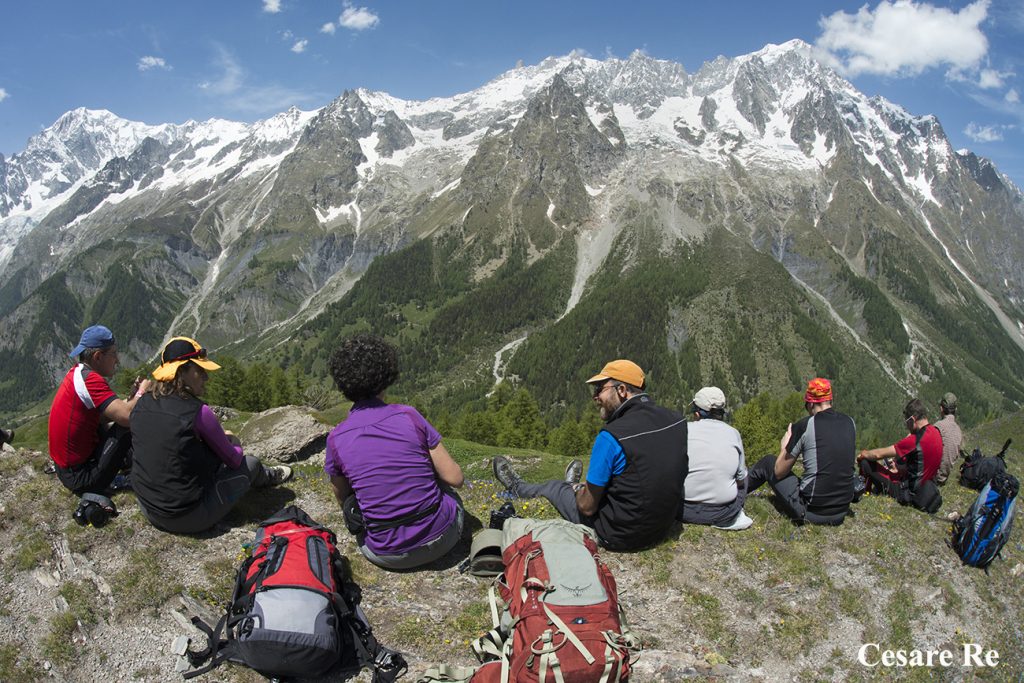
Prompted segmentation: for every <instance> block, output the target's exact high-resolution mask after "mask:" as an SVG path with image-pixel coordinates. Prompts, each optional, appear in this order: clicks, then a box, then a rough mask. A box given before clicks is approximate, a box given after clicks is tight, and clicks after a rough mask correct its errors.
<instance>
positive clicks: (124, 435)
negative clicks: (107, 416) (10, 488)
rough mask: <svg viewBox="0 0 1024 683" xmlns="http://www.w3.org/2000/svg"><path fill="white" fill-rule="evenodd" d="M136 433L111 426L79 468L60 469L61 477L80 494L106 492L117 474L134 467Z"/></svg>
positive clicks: (68, 487)
mask: <svg viewBox="0 0 1024 683" xmlns="http://www.w3.org/2000/svg"><path fill="white" fill-rule="evenodd" d="M131 455H132V435H131V432H130V431H128V429H126V428H125V427H122V426H121V425H116V424H115V425H114V426H112V427H110V428H109V429H107V430H106V431H105V432H104V434H103V436H102V437H100V442H99V444H98V445H97V446H96V450H94V451H93V453H92V455H91V456H89V459H88V460H86V461H85V462H84V463H82V464H81V465H78V466H76V467H69V468H66V469H65V468H63V467H61V466H60V465H55V466H56V468H57V478H58V479H59V480H60V483H61V484H63V485H64V488H66V489H67V490H69V491H71V492H72V493H73V494H75V495H76V496H80V495H82V494H83V493H98V494H100V495H103V494H104V493H105V492H106V490H107V489H108V488H109V487H110V482H112V481H113V480H114V477H115V476H117V473H118V472H120V471H121V470H122V469H123V468H125V467H130V466H131Z"/></svg>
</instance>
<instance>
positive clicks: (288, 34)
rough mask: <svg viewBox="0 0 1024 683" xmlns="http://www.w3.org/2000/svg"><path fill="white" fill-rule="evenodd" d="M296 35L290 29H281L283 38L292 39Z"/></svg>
mask: <svg viewBox="0 0 1024 683" xmlns="http://www.w3.org/2000/svg"><path fill="white" fill-rule="evenodd" d="M294 37H295V34H294V33H292V32H291V31H290V30H284V31H281V40H291V39H292V38H294Z"/></svg>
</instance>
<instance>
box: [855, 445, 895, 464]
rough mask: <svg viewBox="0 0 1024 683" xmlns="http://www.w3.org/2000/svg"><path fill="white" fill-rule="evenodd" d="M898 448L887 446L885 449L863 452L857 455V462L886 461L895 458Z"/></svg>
mask: <svg viewBox="0 0 1024 683" xmlns="http://www.w3.org/2000/svg"><path fill="white" fill-rule="evenodd" d="M895 457H896V447H895V446H886V447H884V448H872V449H871V450H863V451H861V452H860V453H858V454H857V462H860V461H861V460H884V459H885V458H895Z"/></svg>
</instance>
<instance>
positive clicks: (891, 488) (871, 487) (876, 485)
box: [860, 460, 900, 500]
mask: <svg viewBox="0 0 1024 683" xmlns="http://www.w3.org/2000/svg"><path fill="white" fill-rule="evenodd" d="M860 473H861V475H862V476H864V477H865V478H866V479H867V481H865V482H864V483H865V484H866V485H867V491H868V492H869V493H884V494H885V495H887V496H891V497H893V498H895V499H896V500H900V484H899V482H895V481H893V480H892V479H890V478H889V477H887V476H885V475H884V474H882V466H881V465H879V464H878V463H877V462H875V461H872V460H861V461H860Z"/></svg>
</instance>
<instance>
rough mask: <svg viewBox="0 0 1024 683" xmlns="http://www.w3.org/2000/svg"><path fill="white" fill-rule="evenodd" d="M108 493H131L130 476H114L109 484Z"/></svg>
mask: <svg viewBox="0 0 1024 683" xmlns="http://www.w3.org/2000/svg"><path fill="white" fill-rule="evenodd" d="M109 488H110V491H111V492H112V493H116V492H117V491H125V490H128V491H131V490H132V475H130V474H118V475H115V476H114V479H113V480H112V481H111V482H110V487H109Z"/></svg>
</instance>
